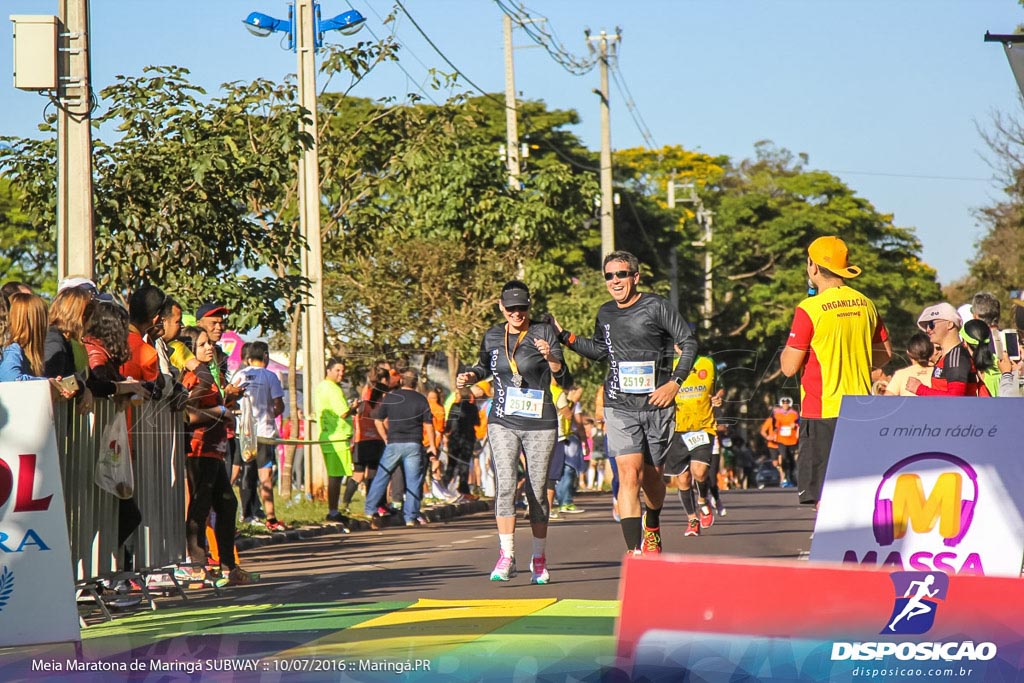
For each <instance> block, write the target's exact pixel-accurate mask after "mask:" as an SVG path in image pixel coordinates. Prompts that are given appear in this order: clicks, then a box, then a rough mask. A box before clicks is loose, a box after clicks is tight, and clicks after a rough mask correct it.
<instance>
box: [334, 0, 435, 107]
mask: <svg viewBox="0 0 1024 683" xmlns="http://www.w3.org/2000/svg"><path fill="white" fill-rule="evenodd" d="M365 4H366V5H367V6H368V7H369V8H370V10H371V11H372V12H373V13H374V14H376V15H377V18H378V19H380V23H381V24H383V23H384V18H383V17H381V16H380V13H379V12H377V10H376V8H374V6H373V5H372V4H370V3H369V2H366V3H365ZM348 6H349V7H351V8H352V9H355V7H352V3H351V2H349V3H348ZM366 29H367V30H368V31H369V32H370V35H371V36H373V39H374V40H376V41H377V42H378V43H379V42H381V39H380V37H379V36H378V35H377V34H376V33H374V31H373V29H372V28H371V27H370V25H369V23H367V25H366ZM391 37H392V38H394V39H395V41H396V42H398V43H399V44H400V45H402V46H403V47H405V49H406V51H407V52H408V53H409V54H410V55H411V56H412V57H413V59H415V60H416V61H417V62H419V63H420V65H421V66H423V68H425V69H428V67H427V65H426V64H424V63H423V62H422V61H421V60H420V58H419V57H417V56H416V54H415V53H414V52H413V51H412V50H410V49H409V46H408V45H405V44H404V43H402V42H401V41H399V40H398V36H397V35H396V32H395V29H394V28H392V30H391ZM395 64H396V65H397V66H398V68H399V69H401V70H402V73H404V74H405V77H406V78H407V79H409V81H410V82H411V83H413V84H414V85H415V86H416V89H417V90H419V91H420V93H421V94H422V95H423V96H424V97H426V98H427V99H428V100H430V102H431V104H433V105H434V106H435V107H436V106H440V105H439V104H438V103H437V100H435V99H434V98H433V97H431V96H430V93H428V92H427V91H426V90H424V89H423V84H422V83H420V82H419V81H417V80H416V79H415V78H413V77H412V74H410V73H409V72H408V70H406V68H405V66H403V65H402V62H401V60H395ZM428 70H429V69H428Z"/></svg>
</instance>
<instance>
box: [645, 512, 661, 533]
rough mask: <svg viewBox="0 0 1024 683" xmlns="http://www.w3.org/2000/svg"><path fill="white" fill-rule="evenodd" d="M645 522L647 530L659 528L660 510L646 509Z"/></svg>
mask: <svg viewBox="0 0 1024 683" xmlns="http://www.w3.org/2000/svg"><path fill="white" fill-rule="evenodd" d="M646 522H647V528H648V529H658V528H660V527H661V508H658V509H657V510H655V509H654V508H647V515H646Z"/></svg>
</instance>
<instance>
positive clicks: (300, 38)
mask: <svg viewBox="0 0 1024 683" xmlns="http://www.w3.org/2000/svg"><path fill="white" fill-rule="evenodd" d="M365 22H366V19H364V18H363V15H361V14H360V13H359V12H357V11H355V10H351V11H348V12H344V13H342V14H339V15H338V16H336V17H333V18H331V19H328V20H326V21H322V20H321V19H320V3H318V2H315V0H296V1H295V2H294V3H293V4H291V5H289V6H288V19H287V20H284V19H276V18H274V17H271V16H269V15H266V14H262V13H260V12H252V13H251V14H249V16H247V17H246V18H245V19H244V20H243V22H242V23H244V24H245V27H246V28H247V29H249V31H250V32H251V33H254V34H255V35H257V36H263V37H265V36H269V35H270V34H271V33H274V32H281V33H287V34H288V49H290V50H292V51H294V52H296V53H298V73H297V76H298V89H299V104H300V105H301V106H302V107H303V108H304V109H306V111H308V112H309V116H304V117H302V119H301V121H300V123H299V127H300V129H301V130H302V131H303V132H304V133H306V134H307V135H308V136H309V139H310V140H312V141H313V142H312V144H311V145H310V147H309V149H306V150H303V151H302V157H301V161H300V163H299V193H298V201H299V232H300V233H301V234H302V237H303V239H304V240H305V242H306V245H307V246H308V247H309V248H308V250H307V249H304V250H302V259H301V261H302V275H303V276H304V277H305V278H306V279H307V280H309V283H310V296H309V301H308V303H307V305H306V315H305V316H303V324H302V330H303V338H304V344H303V347H304V354H303V371H302V377H303V382H302V385H303V400H302V403H303V406H302V407H303V411H304V412H305V416H306V426H307V429H306V434H307V435H312V431H311V430H310V429H309V419H310V416H311V415H312V414H313V410H312V402H313V393H314V391H315V390H316V387H317V385H319V384H320V382H322V381H323V379H324V362H325V360H326V355H325V353H324V329H325V327H326V319H325V316H324V283H323V258H322V255H321V252H322V247H321V236H320V166H319V158H318V155H317V116H316V50H317V49H318V48H320V47H322V46H323V34H324V33H325V32H327V31H341V32H342V33H345V34H351V33H354V32H355V31H358V30H359V29H360V28H362V25H363V24H364V23H365ZM312 450H313V447H312V446H310V447H309V448H305V449H303V455H304V458H305V465H306V468H305V471H306V472H307V473H309V474H308V475H307V476H309V477H310V483H311V488H315V486H313V485H315V484H317V483H318V482H317V479H319V480H320V482H319V483H321V484H322V483H323V474H324V472H323V460H322V459H321V458H316V459H314V458H313V457H312ZM314 467H315V468H316V469H315V470H314ZM314 475H318V476H314Z"/></svg>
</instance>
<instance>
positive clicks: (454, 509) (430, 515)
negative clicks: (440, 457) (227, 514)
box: [235, 498, 494, 552]
mask: <svg viewBox="0 0 1024 683" xmlns="http://www.w3.org/2000/svg"><path fill="white" fill-rule="evenodd" d="M493 509H494V500H493V499H491V498H487V499H478V500H470V501H465V502H462V503H451V504H444V503H442V504H439V505H434V506H432V507H425V508H423V509H422V510H421V511H420V514H421V516H423V517H425V518H426V519H427V521H428V522H430V523H431V524H447V523H449V522H451V521H453V520H454V519H455V518H457V517H464V516H466V515H472V514H476V513H478V512H487V511H488V510H493ZM380 521H381V525H382V528H384V529H387V528H388V527H402V528H403V529H404V528H405V519H404V518H403V517H402V515H401V514H400V513H399V514H393V515H390V516H388V517H383V518H381V520H380ZM345 528H348V529H349V531H351V532H352V533H356V532H359V531H370V530H371V529H370V521H369V520H367V519H362V518H356V517H348V516H343V518H342V521H341V523H338V522H327V521H325V522H323V523H322V524H318V525H316V526H305V527H300V528H298V529H289V530H287V531H276V532H274V533H271V534H269V535H260V536H243V537H241V538H237V539H235V547H236V548H237V549H238V551H239V552H242V551H244V550H251V549H252V548H261V547H263V546H266V545H276V544H278V543H291V542H294V541H303V540H307V539H310V538H316V537H318V536H325V535H328V534H344V533H346V532H345V531H344V529H345Z"/></svg>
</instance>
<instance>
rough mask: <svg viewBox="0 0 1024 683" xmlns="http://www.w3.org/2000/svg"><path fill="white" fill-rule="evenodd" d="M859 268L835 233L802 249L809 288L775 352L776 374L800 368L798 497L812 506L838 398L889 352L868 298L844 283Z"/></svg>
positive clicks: (866, 382) (860, 390)
mask: <svg viewBox="0 0 1024 683" xmlns="http://www.w3.org/2000/svg"><path fill="white" fill-rule="evenodd" d="M860 273H861V269H860V268H858V267H857V266H852V265H850V264H849V262H848V261H847V248H846V243H845V242H843V240H841V239H839V238H838V237H835V236H829V237H819V238H818V239H816V240H814V242H812V243H811V246H810V247H808V249H807V279H808V282H809V284H810V286H811V288H812V290H813V291H815V292H816V293H815V294H813V295H811V296H808V297H807V298H806V299H804V300H803V301H801V302H800V303H799V304H798V305H797V308H796V313H795V314H794V316H793V325H792V327H791V328H790V332H789V341H788V342H787V343H786V348H784V349H783V350H782V356H781V358H780V363H781V365H782V373H783V374H784V375H786V377H793V376H794V375H796V374H797V373H798V372H799V373H800V444H801V452H800V460H799V461H798V463H797V483H798V486H797V488H798V491H797V493H798V494H799V496H800V503H801V504H804V505H814V506H815V507H817V505H818V501H819V500H820V498H821V489H822V486H823V485H824V483H825V468H826V467H827V466H828V458H829V454H830V453H831V451H832V437H833V435H834V434H835V428H836V422H837V420H838V418H839V405H840V403H841V402H842V400H843V396H867V395H869V394H870V393H871V369H872V368H880V367H882V366H883V365H885V364H886V363H887V362H888V361H889V358H890V357H891V356H892V346H891V345H890V344H889V332H888V331H887V330H886V329H885V323H883V322H882V319H881V318H880V317H879V315H878V311H877V310H876V309H875V304H874V303H872V301H871V300H870V299H868V298H867V297H866V296H864V295H863V294H861V293H860V292H858V291H857V290H855V289H853V288H851V287H849V286H847V284H846V279H848V278H855V277H857V276H858V275H860Z"/></svg>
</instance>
